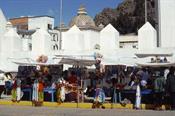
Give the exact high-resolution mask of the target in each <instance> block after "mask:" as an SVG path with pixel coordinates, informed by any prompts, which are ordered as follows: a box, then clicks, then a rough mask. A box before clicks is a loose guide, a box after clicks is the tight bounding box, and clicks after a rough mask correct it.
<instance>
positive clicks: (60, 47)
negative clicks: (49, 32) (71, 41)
mask: <svg viewBox="0 0 175 116" xmlns="http://www.w3.org/2000/svg"><path fill="white" fill-rule="evenodd" d="M62 17H63V0H60V29H59V30H60V41H59V50H61V49H62V29H61V28H62V25H61V24H62Z"/></svg>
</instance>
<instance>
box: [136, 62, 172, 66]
mask: <svg viewBox="0 0 175 116" xmlns="http://www.w3.org/2000/svg"><path fill="white" fill-rule="evenodd" d="M136 64H137V65H138V66H141V67H170V66H175V62H173V63H136Z"/></svg>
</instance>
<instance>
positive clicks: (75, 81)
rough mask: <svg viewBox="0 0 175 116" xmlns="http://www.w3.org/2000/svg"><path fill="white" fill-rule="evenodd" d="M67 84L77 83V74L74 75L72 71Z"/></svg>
mask: <svg viewBox="0 0 175 116" xmlns="http://www.w3.org/2000/svg"><path fill="white" fill-rule="evenodd" d="M68 82H69V84H75V85H76V84H77V76H76V75H75V72H74V71H72V72H71V74H70V76H69V77H68Z"/></svg>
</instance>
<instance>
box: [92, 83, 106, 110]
mask: <svg viewBox="0 0 175 116" xmlns="http://www.w3.org/2000/svg"><path fill="white" fill-rule="evenodd" d="M104 102H105V93H104V91H103V89H102V88H100V87H99V85H97V87H96V90H95V98H94V103H93V105H92V108H100V107H101V108H103V109H104V108H105V107H104V106H103V103H104Z"/></svg>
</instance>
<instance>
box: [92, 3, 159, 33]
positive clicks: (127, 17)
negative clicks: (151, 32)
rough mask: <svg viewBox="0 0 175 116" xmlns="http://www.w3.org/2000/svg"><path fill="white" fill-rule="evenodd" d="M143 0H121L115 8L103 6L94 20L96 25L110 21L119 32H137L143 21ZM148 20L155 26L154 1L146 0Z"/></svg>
mask: <svg viewBox="0 0 175 116" xmlns="http://www.w3.org/2000/svg"><path fill="white" fill-rule="evenodd" d="M144 1H145V0H123V2H122V3H120V4H119V5H118V7H117V8H115V9H112V8H105V9H103V11H102V12H100V13H98V14H97V15H96V16H95V18H94V20H95V23H96V25H97V26H98V25H100V24H103V25H105V26H106V25H107V24H109V23H111V24H112V25H113V26H114V27H115V28H116V29H117V30H118V31H119V32H120V33H121V34H127V33H137V30H138V29H139V28H140V27H141V26H142V25H143V24H144V23H145V2H144ZM147 7H148V21H149V22H150V23H151V24H152V25H153V26H155V22H156V18H155V2H154V0H148V2H147Z"/></svg>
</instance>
